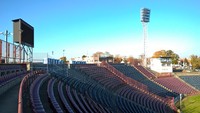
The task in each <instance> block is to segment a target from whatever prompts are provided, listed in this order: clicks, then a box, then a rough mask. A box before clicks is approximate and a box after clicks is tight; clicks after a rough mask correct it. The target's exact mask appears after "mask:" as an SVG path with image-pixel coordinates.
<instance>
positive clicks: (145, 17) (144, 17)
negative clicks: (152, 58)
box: [141, 8, 150, 67]
mask: <svg viewBox="0 0 200 113" xmlns="http://www.w3.org/2000/svg"><path fill="white" fill-rule="evenodd" d="M149 19H150V9H147V8H142V9H141V22H142V25H143V33H144V56H143V65H144V66H145V67H147V24H148V22H149Z"/></svg>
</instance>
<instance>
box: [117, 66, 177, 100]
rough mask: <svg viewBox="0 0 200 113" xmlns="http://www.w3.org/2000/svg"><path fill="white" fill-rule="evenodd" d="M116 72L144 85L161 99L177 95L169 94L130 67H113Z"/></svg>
mask: <svg viewBox="0 0 200 113" xmlns="http://www.w3.org/2000/svg"><path fill="white" fill-rule="evenodd" d="M113 66H114V67H115V68H116V69H117V70H119V71H121V72H122V73H123V74H124V75H126V76H128V77H130V78H132V79H134V80H136V81H138V82H140V83H143V84H145V85H146V86H147V87H148V89H149V91H150V92H152V93H154V94H157V95H159V96H161V97H168V96H170V97H177V96H178V94H176V93H173V92H170V91H168V90H166V89H165V88H163V87H161V86H160V85H158V84H156V83H155V82H154V81H152V80H150V79H148V78H147V77H146V76H144V75H143V74H141V73H140V72H139V71H138V70H137V69H135V68H134V67H132V66H127V65H113Z"/></svg>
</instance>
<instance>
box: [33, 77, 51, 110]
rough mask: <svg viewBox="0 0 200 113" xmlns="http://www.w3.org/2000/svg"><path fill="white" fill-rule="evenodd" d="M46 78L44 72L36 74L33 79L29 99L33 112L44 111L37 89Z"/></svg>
mask: <svg viewBox="0 0 200 113" xmlns="http://www.w3.org/2000/svg"><path fill="white" fill-rule="evenodd" d="M46 78H47V76H46V74H44V75H40V76H38V77H37V78H36V79H35V80H34V81H33V83H32V84H31V87H30V100H31V105H32V108H33V111H34V112H35V113H45V110H44V108H43V105H42V102H41V99H40V95H39V89H40V86H41V85H42V83H43V81H44V80H45V79H46Z"/></svg>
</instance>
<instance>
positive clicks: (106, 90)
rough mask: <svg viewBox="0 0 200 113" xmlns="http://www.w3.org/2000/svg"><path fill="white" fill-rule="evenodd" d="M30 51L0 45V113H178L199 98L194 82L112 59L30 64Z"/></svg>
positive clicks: (33, 61)
mask: <svg viewBox="0 0 200 113" xmlns="http://www.w3.org/2000/svg"><path fill="white" fill-rule="evenodd" d="M16 21H18V20H15V22H16ZM2 43H4V44H2ZM31 43H33V42H31ZM5 45H6V46H5ZM7 45H8V46H7ZM10 45H12V47H13V48H15V49H13V48H11V47H10ZM24 46H28V47H27V48H29V49H28V50H27V49H25V47H24ZM21 47H22V48H24V49H19V51H16V50H17V48H21ZM32 47H33V45H32V46H30V45H26V43H19V42H18V44H17V45H15V44H11V43H9V42H5V41H3V40H0V50H1V51H0V60H1V62H0V63H1V64H0V100H1V101H0V102H1V103H0V113H16V112H17V113H177V112H178V111H179V110H178V109H179V108H177V107H176V105H175V103H177V102H179V101H180V100H181V99H183V98H184V97H186V96H187V95H196V94H199V89H200V88H199V87H200V82H199V81H200V77H199V76H181V77H180V78H179V77H177V76H175V75H173V74H172V72H167V73H168V74H164V76H163V74H162V73H161V74H160V76H159V74H155V73H154V72H153V71H152V70H150V69H149V68H147V67H145V66H142V65H140V64H139V63H135V64H125V63H120V64H119V63H118V64H115V63H113V58H112V57H104V58H102V61H101V60H98V61H97V62H96V63H91V60H88V62H89V63H86V61H74V62H72V64H66V63H65V62H64V61H62V60H60V59H54V58H51V57H49V56H48V55H46V54H44V55H43V58H37V57H36V56H34V59H33V57H32V55H33V53H31V52H32V51H29V50H32ZM4 48H6V49H4ZM27 53H30V54H27ZM22 54H23V55H22ZM40 55H41V54H40ZM30 56H31V57H30ZM161 59H162V58H161ZM168 59H169V58H168ZM167 63H169V62H167ZM161 66H162V65H161ZM169 66H170V67H171V68H172V66H171V64H169ZM160 69H162V67H161V68H160ZM170 70H172V69H170ZM162 72H164V71H162ZM182 95H183V96H182ZM180 96H181V97H180Z"/></svg>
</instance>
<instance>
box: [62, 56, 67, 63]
mask: <svg viewBox="0 0 200 113" xmlns="http://www.w3.org/2000/svg"><path fill="white" fill-rule="evenodd" d="M60 60H63V61H64V63H65V64H66V63H67V58H66V57H65V56H64V57H60Z"/></svg>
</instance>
